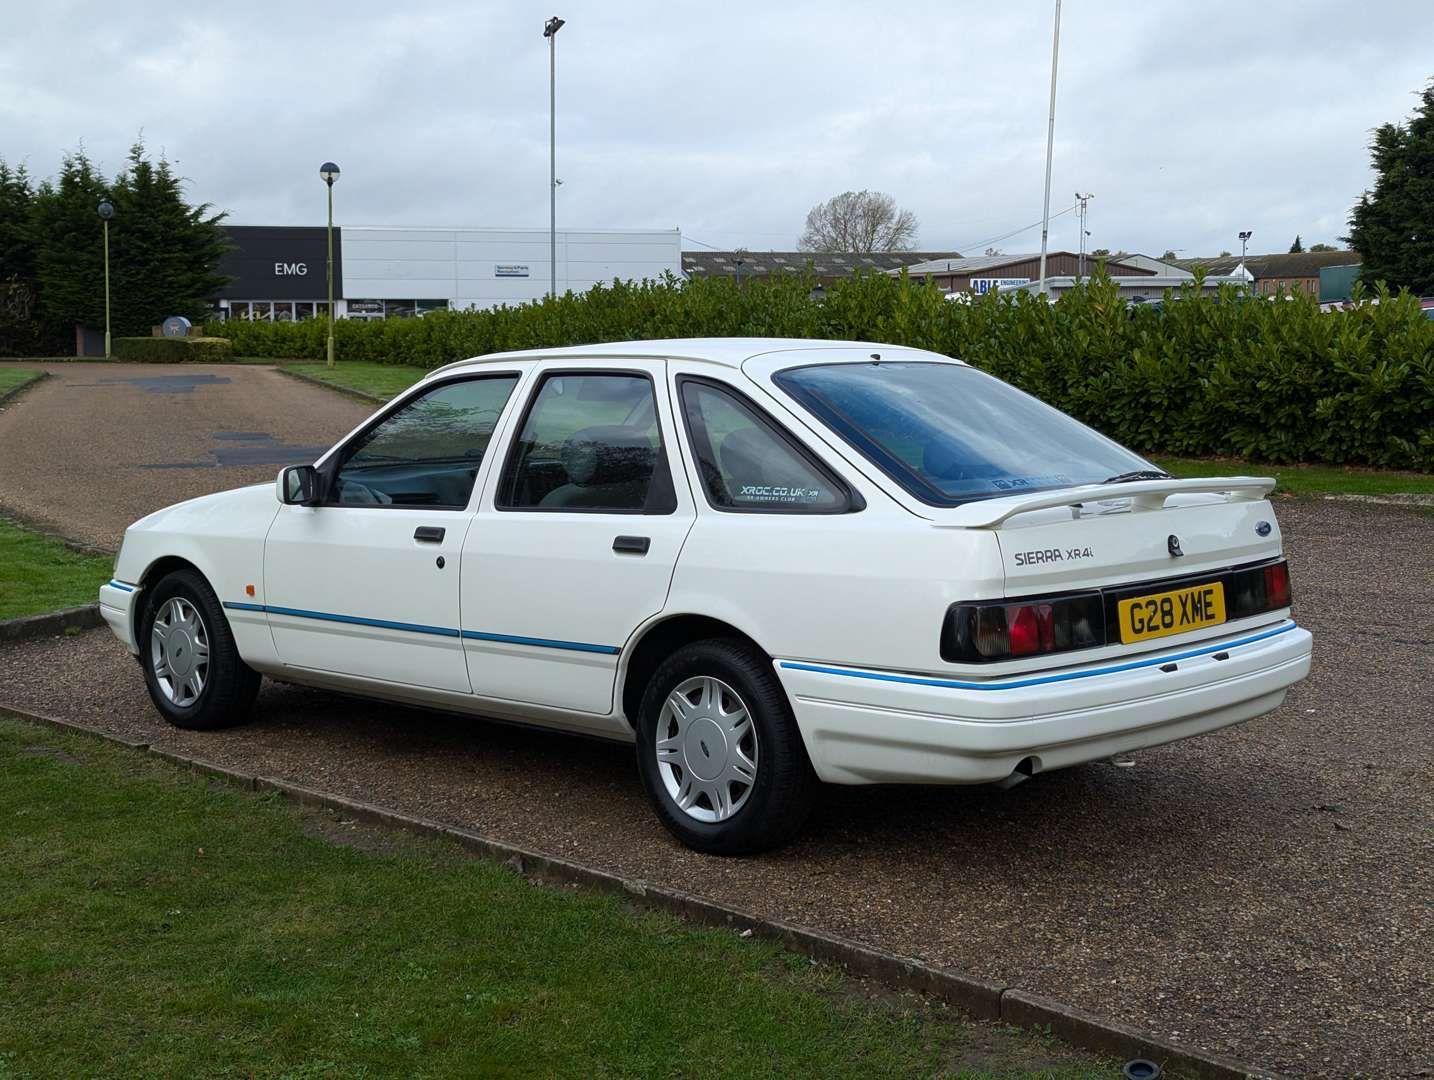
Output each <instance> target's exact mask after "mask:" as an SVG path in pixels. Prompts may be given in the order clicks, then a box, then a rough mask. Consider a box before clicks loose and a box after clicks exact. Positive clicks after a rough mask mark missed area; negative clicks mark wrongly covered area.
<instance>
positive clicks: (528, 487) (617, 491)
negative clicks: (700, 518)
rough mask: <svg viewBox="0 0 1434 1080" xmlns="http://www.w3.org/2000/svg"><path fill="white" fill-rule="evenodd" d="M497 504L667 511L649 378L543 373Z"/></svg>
mask: <svg viewBox="0 0 1434 1080" xmlns="http://www.w3.org/2000/svg"><path fill="white" fill-rule="evenodd" d="M497 506H498V508H499V509H500V510H550V511H570V512H608V513H629V514H633V513H636V514H643V513H646V514H670V513H672V512H673V511H674V510H676V508H677V499H676V496H675V495H674V494H673V490H672V476H671V474H670V473H669V472H668V470H667V459H666V456H665V455H664V453H663V448H662V433H661V431H660V429H659V428H658V423H657V409H656V406H655V402H654V398H653V390H652V381H651V380H650V379H648V378H647V377H646V376H645V375H636V374H627V373H601V374H566V373H554V374H550V375H547V376H545V377H544V379H543V381H542V383H541V384H540V385H539V387H538V390H537V392H536V393H535V394H534V395H533V397H532V400H531V404H530V405H529V406H528V412H527V415H526V416H525V417H524V419H523V426H522V429H521V430H520V431H519V433H518V439H517V441H516V442H515V443H514V445H513V449H512V451H511V452H510V453H509V455H508V464H507V468H506V469H505V470H504V473H503V481H502V483H501V484H500V485H499V489H498V500H497Z"/></svg>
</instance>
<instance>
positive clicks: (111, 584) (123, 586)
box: [109, 578, 134, 592]
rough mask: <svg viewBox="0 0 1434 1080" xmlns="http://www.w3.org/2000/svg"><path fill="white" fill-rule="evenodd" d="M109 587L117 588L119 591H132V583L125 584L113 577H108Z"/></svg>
mask: <svg viewBox="0 0 1434 1080" xmlns="http://www.w3.org/2000/svg"><path fill="white" fill-rule="evenodd" d="M109 587H110V588H111V589H118V590H119V591H120V592H134V586H133V585H126V584H125V583H124V582H123V581H116V580H114V578H110V580H109Z"/></svg>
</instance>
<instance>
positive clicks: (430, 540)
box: [413, 525, 447, 544]
mask: <svg viewBox="0 0 1434 1080" xmlns="http://www.w3.org/2000/svg"><path fill="white" fill-rule="evenodd" d="M446 531H447V530H445V529H443V528H441V527H440V526H437V525H420V526H419V527H418V528H416V529H414V530H413V538H414V539H415V540H417V541H418V542H419V543H420V544H439V543H442V542H443V535H444V533H445V532H446Z"/></svg>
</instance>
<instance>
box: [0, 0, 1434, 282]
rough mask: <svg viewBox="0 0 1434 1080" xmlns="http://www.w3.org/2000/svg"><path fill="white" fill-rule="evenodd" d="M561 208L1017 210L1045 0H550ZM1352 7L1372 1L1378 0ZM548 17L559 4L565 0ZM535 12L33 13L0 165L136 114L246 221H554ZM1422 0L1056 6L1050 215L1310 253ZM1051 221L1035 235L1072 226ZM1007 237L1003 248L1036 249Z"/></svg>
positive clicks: (1025, 187) (754, 233) (1385, 104)
mask: <svg viewBox="0 0 1434 1080" xmlns="http://www.w3.org/2000/svg"><path fill="white" fill-rule="evenodd" d="M564 3H565V4H567V7H566V9H564V10H561V11H560V13H561V14H562V15H563V16H564V17H565V18H566V19H567V20H568V25H567V26H565V27H564V28H563V30H562V31H561V32H560V34H559V36H558V42H557V48H558V175H559V176H561V177H562V178H563V180H564V184H563V186H562V188H561V189H560V190H559V220H560V222H561V223H562V224H565V225H571V226H574V227H602V228H622V227H650V226H660V227H672V226H681V227H682V228H683V230H684V232H685V233H686V234H687V235H689V236H691V237H693V238H695V239H698V240H702V241H706V242H707V243H711V244H717V245H719V246H737V245H739V244H740V245H745V246H748V247H751V248H758V249H760V248H771V247H777V248H783V247H790V246H792V245H793V243H794V242H795V239H796V236H797V234H798V233H799V231H800V229H801V224H802V221H803V219H804V217H805V215H806V211H807V210H808V209H809V208H810V207H811V206H812V204H814V203H816V202H817V201H819V200H821V199H824V198H826V197H828V196H830V195H832V194H835V193H836V192H839V191H843V190H847V189H857V188H873V189H878V190H883V191H888V192H890V193H891V194H892V195H894V196H895V197H896V199H897V201H898V202H899V203H900V204H901V205H903V206H906V207H910V208H911V209H913V210H914V211H915V212H916V214H917V216H918V217H919V219H920V221H921V243H922V245H923V246H924V247H928V248H944V247H963V246H969V245H970V244H971V243H972V242H974V241H980V240H982V239H985V238H989V237H991V236H995V235H997V234H1000V233H1003V232H1007V231H1010V230H1012V229H1015V228H1017V227H1019V226H1022V225H1027V224H1029V223H1030V222H1032V221H1035V220H1037V219H1038V218H1039V217H1040V212H1041V196H1042V184H1043V180H1044V153H1045V125H1046V104H1047V93H1048V89H1049V81H1048V80H1049V73H1050V68H1049V64H1050V32H1051V16H1052V8H1053V5H1052V4H1051V3H1049V2H1039V3H1037V2H1028V3H1019V4H1006V5H990V4H987V3H975V2H967V0H959V2H952V0H947V2H944V3H941V2H935V0H909V2H907V3H904V4H900V5H878V4H869V3H859V2H854V0H853V2H837V0H829V2H826V3H816V2H807V0H791V2H786V3H783V4H763V3H756V2H752V0H736V2H733V3H728V4H724V5H700V4H695V3H684V2H671V0H669V2H666V3H657V2H656V0H630V2H625V3H623V4H605V5H599V4H595V3H576V2H569V0H564ZM1371 6H1372V7H1374V5H1371ZM560 7H561V5H560ZM548 14H550V12H549V11H548V9H546V8H544V9H541V10H540V9H537V8H534V7H531V6H529V5H520V4H512V3H474V2H442V3H424V4H422V5H407V6H400V5H394V4H392V3H373V2H363V0H360V2H346V3H342V4H340V3H329V2H324V3H303V4H295V3H292V2H289V3H278V2H272V0H250V2H248V3H246V4H244V5H241V6H239V7H234V6H230V7H228V8H224V7H219V8H208V9H205V10H200V9H198V8H197V7H196V6H195V5H183V6H181V5H178V4H159V3H138V4H133V5H127V6H126V7H125V9H124V15H123V17H120V16H119V15H118V13H117V12H116V9H115V8H114V7H113V5H101V4H98V3H79V2H75V3H55V4H44V5H33V6H32V8H31V9H30V11H28V12H27V17H26V19H25V20H23V21H21V20H12V22H11V24H10V25H9V26H8V27H7V36H6V37H5V39H4V40H3V41H0V132H3V133H4V134H3V143H0V155H3V156H4V158H5V159H6V160H8V161H9V162H11V163H12V164H14V163H17V162H20V161H25V162H26V163H27V164H28V165H29V167H30V169H31V171H32V172H34V173H37V174H49V173H51V172H53V171H54V169H55V167H56V165H57V163H58V159H59V156H60V154H61V153H62V152H63V151H64V150H66V149H70V148H73V147H74V146H76V145H77V144H79V143H80V141H81V140H83V142H84V145H85V147H86V149H87V151H88V152H89V153H90V155H91V156H92V157H94V158H96V159H97V160H98V161H99V162H100V163H101V164H102V165H103V166H104V167H105V169H106V170H107V171H111V172H112V171H114V170H116V169H117V168H118V167H119V166H120V164H121V163H122V161H123V158H124V153H125V150H126V148H127V147H128V145H129V144H130V142H132V141H133V140H134V139H135V137H136V136H137V135H138V134H139V133H140V132H143V134H144V138H145V140H146V142H147V143H148V145H149V146H150V147H151V149H153V150H155V151H156V152H158V151H161V150H162V151H163V152H164V153H165V154H166V155H167V156H168V157H169V158H170V159H171V160H172V161H174V162H176V163H177V165H178V167H179V170H180V172H181V173H182V174H183V175H184V176H186V177H187V178H188V180H189V192H190V195H191V197H192V198H193V199H195V200H197V201H207V202H210V203H213V204H215V205H216V206H219V207H221V208H224V209H228V210H229V211H230V213H231V219H232V220H234V221H237V222H244V223H253V224H301V223H306V222H317V221H320V220H321V219H322V216H323V213H324V191H323V185H322V183H321V182H320V180H319V178H318V175H317V169H318V164H319V163H320V162H321V161H323V160H325V159H326V158H331V159H333V160H335V161H338V162H339V163H340V165H341V166H342V167H343V170H344V172H343V179H342V180H340V182H339V186H338V187H337V188H336V190H335V197H336V198H335V203H336V211H337V216H338V217H339V219H340V220H341V221H342V222H345V223H348V224H369V225H403V224H418V225H447V224H453V225H527V226H539V225H542V224H545V223H546V220H547V199H548V190H547V175H548V161H547V157H548V145H547V143H548V55H547V45H546V42H544V40H543V38H542V36H541V31H542V23H543V20H544V18H545V17H546V16H547V15H548ZM1431 31H1434V7H1431V6H1430V5H1428V4H1426V3H1420V2H1416V0H1410V2H1389V3H1383V4H1379V5H1377V10H1373V11H1371V10H1366V9H1361V10H1360V11H1359V12H1357V13H1356V12H1352V9H1350V8H1349V7H1348V5H1347V4H1341V3H1335V2H1334V0H1319V2H1316V0H1306V2H1298V3H1297V2H1293V0H1291V2H1277V3H1268V4H1260V5H1254V6H1247V7H1244V8H1241V9H1240V14H1239V17H1238V18H1233V17H1229V15H1228V12H1226V10H1225V9H1223V8H1220V7H1216V6H1213V5H1191V4H1181V5H1176V4H1161V5H1143V6H1135V5H1113V4H1097V3H1094V2H1092V0H1071V2H1068V3H1066V4H1065V7H1064V24H1063V26H1062V41H1061V69H1060V83H1059V97H1058V102H1057V116H1056V155H1055V167H1054V174H1053V184H1052V188H1053V194H1052V209H1053V210H1057V209H1060V208H1062V207H1064V206H1068V205H1070V203H1071V202H1072V201H1073V198H1072V196H1073V193H1074V192H1075V191H1076V190H1077V189H1079V190H1082V191H1091V192H1094V193H1095V196H1096V198H1095V199H1094V200H1093V201H1092V203H1091V218H1090V228H1091V231H1092V234H1093V235H1092V237H1091V244H1092V246H1099V247H1110V248H1129V249H1139V250H1146V251H1151V252H1155V253H1159V252H1160V251H1163V250H1164V249H1165V248H1167V247H1173V248H1178V249H1184V250H1186V251H1188V252H1190V253H1192V254H1193V253H1199V252H1214V251H1218V250H1220V249H1221V248H1229V247H1232V246H1233V245H1234V243H1235V240H1234V235H1235V233H1236V232H1237V231H1239V230H1240V229H1243V228H1249V229H1253V230H1254V233H1255V241H1254V246H1255V248H1256V249H1257V250H1283V249H1284V248H1285V247H1287V246H1288V244H1289V242H1290V240H1291V239H1293V237H1294V234H1295V233H1296V232H1298V233H1301V234H1302V235H1303V237H1304V240H1305V242H1306V243H1311V242H1316V241H1320V240H1323V241H1327V242H1329V241H1333V240H1334V239H1335V237H1337V236H1338V235H1339V234H1340V233H1342V232H1343V231H1344V222H1345V218H1346V215H1347V213H1348V210H1349V207H1350V206H1351V205H1352V204H1353V202H1354V201H1355V199H1356V198H1357V197H1358V195H1359V193H1360V192H1361V191H1362V190H1363V189H1364V188H1365V187H1366V186H1368V185H1369V184H1370V183H1371V174H1370V171H1369V166H1368V153H1367V150H1366V146H1367V143H1368V138H1369V132H1370V130H1371V129H1372V128H1374V127H1375V126H1377V125H1378V124H1381V123H1384V122H1386V121H1389V120H1399V119H1403V118H1404V117H1405V116H1407V115H1408V113H1409V111H1410V109H1411V108H1412V106H1413V103H1414V98H1413V93H1414V91H1416V90H1417V89H1418V88H1420V87H1421V86H1422V85H1423V84H1424V82H1425V80H1426V79H1428V78H1429V77H1430V76H1431V75H1434V71H1431V70H1430V68H1429V65H1428V62H1427V60H1426V54H1425V53H1424V51H1423V49H1424V42H1426V41H1427V40H1429V39H1430V37H1431ZM1075 229H1076V225H1075V222H1074V218H1073V216H1071V215H1067V216H1066V217H1063V218H1061V219H1058V220H1057V221H1056V222H1054V223H1053V225H1052V245H1053V246H1065V247H1073V246H1074V245H1075V244H1076V240H1077V238H1076V233H1075ZM1038 240H1039V233H1038V231H1036V230H1032V231H1028V232H1026V233H1023V234H1021V235H1019V236H1016V237H1013V238H1011V239H1009V240H1006V241H1003V242H1002V243H1001V245H1000V246H1001V247H1002V248H1003V249H1004V250H1007V251H1015V250H1021V249H1032V248H1034V246H1035V245H1036V244H1037V243H1038Z"/></svg>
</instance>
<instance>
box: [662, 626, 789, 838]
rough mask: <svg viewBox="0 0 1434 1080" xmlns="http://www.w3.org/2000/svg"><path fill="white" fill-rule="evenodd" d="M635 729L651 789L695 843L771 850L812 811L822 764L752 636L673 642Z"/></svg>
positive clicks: (665, 815)
mask: <svg viewBox="0 0 1434 1080" xmlns="http://www.w3.org/2000/svg"><path fill="white" fill-rule="evenodd" d="M677 696H681V697H682V698H683V699H684V700H685V702H686V707H685V710H684V715H685V717H686V718H685V719H681V718H679V717H678V715H677V709H676V706H675V705H674V704H673V702H674V699H675V698H676V697H677ZM739 710H740V711H744V712H745V714H746V716H747V721H746V722H744V721H743V720H742V719H741V718H740V716H739ZM729 718H733V719H729ZM637 729H638V730H637V771H638V775H639V776H640V777H641V778H642V785H643V787H644V789H646V791H647V797H648V799H649V800H650V801H651V803H652V806H653V810H654V811H655V812H656V814H657V817H658V820H660V821H661V822H662V824H663V825H664V826H666V827H667V829H668V831H669V832H671V833H672V835H673V836H675V837H677V839H678V840H680V841H682V843H684V844H686V845H687V846H688V847H690V848H693V849H694V850H696V851H702V852H706V853H708V854H711V855H746V854H752V853H755V852H758V851H766V850H769V849H771V848H774V847H779V846H781V845H782V844H785V843H786V842H787V841H789V840H790V839H791V838H792V837H793V836H795V835H796V834H797V832H798V831H799V830H800V829H801V827H802V825H803V823H804V822H805V821H806V819H807V815H808V813H809V812H810V811H811V808H812V802H813V800H814V799H815V797H816V789H817V778H816V774H815V773H814V772H813V771H812V765H811V761H810V760H809V759H808V757H807V751H806V747H805V745H803V743H802V736H801V732H800V731H799V730H798V729H797V722H796V720H795V718H794V717H793V716H792V710H791V706H790V705H789V704H788V703H787V696H786V693H785V692H784V691H783V690H782V685H781V683H780V682H778V681H777V676H776V673H775V672H773V671H772V662H771V661H770V660H769V659H768V658H767V657H766V656H764V655H763V654H762V653H761V652H759V651H758V650H757V649H755V648H753V647H752V646H751V645H748V644H747V643H746V642H743V641H738V640H734V639H727V638H721V639H715V640H710V641H699V642H695V643H693V644H691V645H687V646H684V647H683V648H681V649H679V650H677V651H676V652H674V653H673V654H672V655H671V656H669V657H668V658H667V659H666V660H665V661H663V663H662V665H661V666H660V667H659V668H658V669H657V671H656V672H654V673H653V676H652V678H651V679H650V680H649V682H648V684H647V689H646V690H645V691H644V693H643V697H642V706H641V708H640V709H639V712H638V725H637ZM659 740H662V741H663V743H664V745H663V746H661V747H659ZM753 758H755V762H754V761H753ZM754 765H755V767H753V766H754ZM748 776H750V783H748V782H746V780H745V778H746V777H748ZM724 802H725V806H722V805H721V804H723V803H724ZM719 807H721V809H719Z"/></svg>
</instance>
